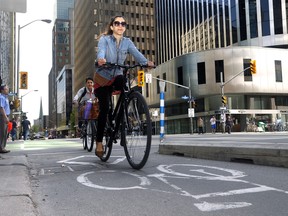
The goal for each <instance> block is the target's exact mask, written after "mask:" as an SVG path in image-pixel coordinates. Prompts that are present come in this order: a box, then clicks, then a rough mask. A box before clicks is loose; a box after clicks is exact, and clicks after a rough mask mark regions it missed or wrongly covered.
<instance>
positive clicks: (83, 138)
mask: <svg viewBox="0 0 288 216" xmlns="http://www.w3.org/2000/svg"><path fill="white" fill-rule="evenodd" d="M81 139H82V144H83V149H84V150H86V149H87V136H86V123H83V124H82V127H81Z"/></svg>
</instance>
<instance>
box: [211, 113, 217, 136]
mask: <svg viewBox="0 0 288 216" xmlns="http://www.w3.org/2000/svg"><path fill="white" fill-rule="evenodd" d="M210 124H211V130H212V133H213V134H215V133H216V118H215V116H212V117H211V119H210Z"/></svg>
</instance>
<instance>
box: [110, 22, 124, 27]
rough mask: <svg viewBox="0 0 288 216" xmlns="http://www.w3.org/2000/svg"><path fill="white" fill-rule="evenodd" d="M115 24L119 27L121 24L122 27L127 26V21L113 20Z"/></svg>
mask: <svg viewBox="0 0 288 216" xmlns="http://www.w3.org/2000/svg"><path fill="white" fill-rule="evenodd" d="M113 25H114V26H117V27H118V26H120V25H121V26H122V27H126V25H127V23H126V22H119V21H114V22H113Z"/></svg>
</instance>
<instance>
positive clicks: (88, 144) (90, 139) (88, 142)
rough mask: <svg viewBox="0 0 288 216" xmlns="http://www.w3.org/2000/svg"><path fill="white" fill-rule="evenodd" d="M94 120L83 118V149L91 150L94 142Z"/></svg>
mask: <svg viewBox="0 0 288 216" xmlns="http://www.w3.org/2000/svg"><path fill="white" fill-rule="evenodd" d="M96 128H97V127H96V122H95V120H93V119H89V120H85V121H84V123H83V124H82V127H81V137H82V143H83V149H84V150H87V151H88V152H91V151H92V150H93V145H94V142H95V140H96V139H95V134H96V131H97V129H96Z"/></svg>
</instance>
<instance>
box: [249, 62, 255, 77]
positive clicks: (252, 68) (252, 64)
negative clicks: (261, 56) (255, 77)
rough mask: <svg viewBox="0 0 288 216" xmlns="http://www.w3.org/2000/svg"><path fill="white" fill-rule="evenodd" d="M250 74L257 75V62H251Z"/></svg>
mask: <svg viewBox="0 0 288 216" xmlns="http://www.w3.org/2000/svg"><path fill="white" fill-rule="evenodd" d="M250 72H251V74H256V60H251V61H250Z"/></svg>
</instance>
